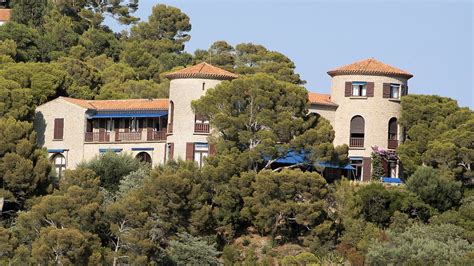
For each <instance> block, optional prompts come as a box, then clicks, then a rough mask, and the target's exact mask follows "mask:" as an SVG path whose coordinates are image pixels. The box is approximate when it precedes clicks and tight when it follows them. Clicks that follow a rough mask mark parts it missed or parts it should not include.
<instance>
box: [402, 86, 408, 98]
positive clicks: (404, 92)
mask: <svg viewBox="0 0 474 266" xmlns="http://www.w3.org/2000/svg"><path fill="white" fill-rule="evenodd" d="M405 95H408V86H405V85H402V96H405Z"/></svg>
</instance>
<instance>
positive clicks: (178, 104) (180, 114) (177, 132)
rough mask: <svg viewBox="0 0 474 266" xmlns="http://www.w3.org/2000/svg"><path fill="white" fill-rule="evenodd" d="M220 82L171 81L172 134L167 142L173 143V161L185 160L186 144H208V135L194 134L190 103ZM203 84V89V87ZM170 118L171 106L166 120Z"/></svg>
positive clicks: (207, 80) (191, 79)
mask: <svg viewBox="0 0 474 266" xmlns="http://www.w3.org/2000/svg"><path fill="white" fill-rule="evenodd" d="M220 82H221V81H220V80H213V79H193V78H190V79H173V80H171V82H170V92H169V99H170V101H173V103H174V114H173V116H174V118H173V133H172V134H170V135H168V137H167V142H168V143H174V159H178V158H181V159H185V158H186V143H187V142H208V141H207V137H208V134H196V133H194V119H195V115H194V112H193V110H192V108H191V102H192V101H193V100H197V99H199V98H200V97H201V96H203V95H204V94H205V93H206V90H208V89H209V88H213V87H215V86H216V85H217V84H219V83H220ZM203 84H204V87H203ZM170 117H171V104H170V110H169V114H168V120H169V119H170Z"/></svg>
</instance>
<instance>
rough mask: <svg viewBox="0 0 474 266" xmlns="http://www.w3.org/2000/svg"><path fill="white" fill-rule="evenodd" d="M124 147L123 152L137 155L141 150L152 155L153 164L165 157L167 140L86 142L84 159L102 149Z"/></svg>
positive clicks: (162, 160)
mask: <svg viewBox="0 0 474 266" xmlns="http://www.w3.org/2000/svg"><path fill="white" fill-rule="evenodd" d="M116 148H118V149H122V151H121V152H122V153H128V154H131V155H132V156H133V157H135V156H136V155H137V154H139V153H140V152H146V153H148V154H149V155H150V157H151V161H152V164H153V165H158V164H162V163H163V162H164V158H165V142H164V141H163V142H115V143H114V142H104V143H84V157H83V160H84V161H88V160H90V159H92V158H93V157H94V156H96V155H97V154H100V152H99V150H100V149H116ZM132 148H153V150H140V151H132Z"/></svg>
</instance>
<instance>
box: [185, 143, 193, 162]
mask: <svg viewBox="0 0 474 266" xmlns="http://www.w3.org/2000/svg"><path fill="white" fill-rule="evenodd" d="M193 160H194V143H193V142H187V143H186V161H193Z"/></svg>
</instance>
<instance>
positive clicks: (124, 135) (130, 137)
mask: <svg viewBox="0 0 474 266" xmlns="http://www.w3.org/2000/svg"><path fill="white" fill-rule="evenodd" d="M115 134H117V133H115ZM117 140H120V141H137V140H142V133H141V132H119V133H118V138H117Z"/></svg>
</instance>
